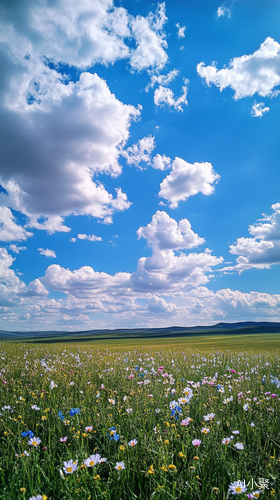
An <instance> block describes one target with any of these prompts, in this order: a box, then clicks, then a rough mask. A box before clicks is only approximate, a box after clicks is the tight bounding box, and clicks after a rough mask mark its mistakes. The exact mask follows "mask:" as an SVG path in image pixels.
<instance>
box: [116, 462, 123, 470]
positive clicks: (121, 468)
mask: <svg viewBox="0 0 280 500" xmlns="http://www.w3.org/2000/svg"><path fill="white" fill-rule="evenodd" d="M115 469H116V470H123V469H125V465H124V462H117V463H116V465H115Z"/></svg>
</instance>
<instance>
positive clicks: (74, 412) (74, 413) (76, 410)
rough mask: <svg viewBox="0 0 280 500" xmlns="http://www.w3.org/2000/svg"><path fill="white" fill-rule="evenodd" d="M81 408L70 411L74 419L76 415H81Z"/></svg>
mask: <svg viewBox="0 0 280 500" xmlns="http://www.w3.org/2000/svg"><path fill="white" fill-rule="evenodd" d="M80 411H81V410H80V408H72V409H71V410H70V411H69V415H70V416H71V417H73V416H74V415H77V414H78V413H80Z"/></svg>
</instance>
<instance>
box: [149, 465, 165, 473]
mask: <svg viewBox="0 0 280 500" xmlns="http://www.w3.org/2000/svg"><path fill="white" fill-rule="evenodd" d="M160 470H163V471H164V472H168V469H167V467H166V466H165V465H163V467H161V468H160ZM148 474H151V473H150V472H149V471H148Z"/></svg>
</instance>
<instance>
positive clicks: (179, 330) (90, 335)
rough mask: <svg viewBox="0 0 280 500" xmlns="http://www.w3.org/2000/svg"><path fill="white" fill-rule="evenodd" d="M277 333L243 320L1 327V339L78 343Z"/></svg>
mask: <svg viewBox="0 0 280 500" xmlns="http://www.w3.org/2000/svg"><path fill="white" fill-rule="evenodd" d="M265 333H280V323H276V322H265V321H264V322H255V321H246V322H239V323H217V324H216V325H212V326H191V327H182V326H171V327H168V328H118V329H115V330H109V329H105V330H85V331H77V332H68V331H42V330H36V331H30V332H23V331H18V332H9V331H5V330H0V340H1V341H34V342H78V341H79V340H80V341H81V340H91V341H92V340H106V339H137V338H163V337H193V336H201V335H244V334H248V335H250V334H265Z"/></svg>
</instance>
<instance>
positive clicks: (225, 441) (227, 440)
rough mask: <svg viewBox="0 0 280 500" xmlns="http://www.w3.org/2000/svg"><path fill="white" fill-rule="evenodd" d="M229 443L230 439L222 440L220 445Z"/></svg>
mask: <svg viewBox="0 0 280 500" xmlns="http://www.w3.org/2000/svg"><path fill="white" fill-rule="evenodd" d="M230 442H231V439H230V438H224V439H223V440H222V443H223V444H229V443H230Z"/></svg>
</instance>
